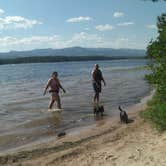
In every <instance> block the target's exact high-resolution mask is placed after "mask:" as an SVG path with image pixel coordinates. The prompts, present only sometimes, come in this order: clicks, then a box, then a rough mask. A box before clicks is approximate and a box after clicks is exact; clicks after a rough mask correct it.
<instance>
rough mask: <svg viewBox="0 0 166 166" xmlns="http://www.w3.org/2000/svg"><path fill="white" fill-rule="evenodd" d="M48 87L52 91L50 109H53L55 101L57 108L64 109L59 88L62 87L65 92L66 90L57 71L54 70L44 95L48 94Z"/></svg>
mask: <svg viewBox="0 0 166 166" xmlns="http://www.w3.org/2000/svg"><path fill="white" fill-rule="evenodd" d="M48 88H50V90H49V92H50V93H51V100H50V104H49V109H52V107H53V105H54V102H55V101H56V102H57V108H58V109H62V107H61V99H60V96H59V90H60V89H62V90H63V92H64V93H65V92H66V91H65V89H64V88H63V87H62V85H61V84H60V81H59V79H58V73H57V72H53V73H52V76H51V78H50V79H49V80H48V82H47V85H46V87H45V89H44V95H45V94H46V92H47V89H48Z"/></svg>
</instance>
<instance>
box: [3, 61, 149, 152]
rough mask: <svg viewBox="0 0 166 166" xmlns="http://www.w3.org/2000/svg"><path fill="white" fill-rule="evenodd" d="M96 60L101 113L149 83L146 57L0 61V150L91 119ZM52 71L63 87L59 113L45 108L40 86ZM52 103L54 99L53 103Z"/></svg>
mask: <svg viewBox="0 0 166 166" xmlns="http://www.w3.org/2000/svg"><path fill="white" fill-rule="evenodd" d="M95 63H99V64H100V67H101V69H102V71H103V75H104V77H105V80H106V83H107V86H106V87H103V93H102V95H101V103H102V104H103V105H104V107H105V114H106V115H107V117H110V116H113V115H115V114H117V113H118V112H117V111H116V109H117V106H118V105H122V106H123V107H124V108H126V107H128V106H130V105H133V104H135V103H138V102H139V101H140V100H141V98H142V97H144V96H146V95H147V94H148V93H149V91H150V88H149V86H148V84H147V82H146V81H145V80H144V76H145V74H146V73H147V72H148V71H147V70H145V68H143V67H144V66H146V65H147V60H113V61H95V62H94V61H87V62H62V63H39V64H19V65H18V64H17V65H1V66H0V94H1V97H0V126H1V127H0V151H2V150H4V149H5V150H6V149H10V148H13V147H17V146H20V145H25V144H27V143H30V142H33V141H39V140H43V139H46V138H50V137H52V136H55V135H56V134H57V132H58V131H62V130H65V131H67V130H69V129H75V128H76V127H80V126H83V125H89V124H93V123H95V120H96V119H95V118H94V116H93V104H92V96H93V88H92V85H91V75H90V73H91V70H92V68H93V66H94V64H95ZM53 71H57V72H58V73H59V79H60V80H61V83H62V85H63V86H64V87H65V89H66V91H67V93H66V94H63V93H60V95H61V98H62V106H63V109H64V110H63V112H62V113H51V112H48V111H47V107H48V102H49V94H47V95H46V96H43V88H44V86H45V84H46V82H47V80H48V79H49V77H50V75H51V73H52V72H53ZM55 106H56V105H55Z"/></svg>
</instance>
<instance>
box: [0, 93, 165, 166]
mask: <svg viewBox="0 0 166 166" xmlns="http://www.w3.org/2000/svg"><path fill="white" fill-rule="evenodd" d="M152 94H153V93H152ZM152 94H151V95H150V96H148V97H146V98H144V100H142V102H141V103H139V104H136V105H134V106H132V107H130V108H129V109H128V114H129V118H130V119H132V120H133V122H132V123H129V124H127V125H126V124H121V123H120V122H119V118H118V117H114V118H110V119H107V120H100V121H98V122H97V123H96V124H94V125H92V126H90V127H88V128H87V127H84V128H82V129H81V131H80V132H78V130H77V132H75V133H67V135H66V136H65V137H62V138H60V139H58V140H52V141H50V142H48V143H42V144H36V145H33V146H32V145H31V146H29V147H26V148H25V147H24V148H21V149H17V150H15V151H12V152H10V153H8V154H1V156H0V165H17V166H18V165H23V166H31V165H32V166H33V165H34V166H36V165H38V166H40V165H41V166H45V165H49V166H55V165H59V166H75V165H79V166H98V165H106V166H107V165H108V166H110V165H114V166H126V165H129V166H144V165H149V166H153V165H154V166H155V165H160V166H165V165H166V158H165V155H166V149H165V148H164V147H165V146H166V133H159V132H157V131H156V130H155V129H154V128H153V127H152V125H151V124H149V123H148V122H145V121H144V120H143V119H141V118H140V116H139V113H140V111H143V110H144V109H145V108H146V102H147V101H148V100H149V99H150V98H151V97H152Z"/></svg>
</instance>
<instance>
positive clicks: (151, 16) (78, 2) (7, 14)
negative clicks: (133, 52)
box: [0, 0, 166, 52]
mask: <svg viewBox="0 0 166 166" xmlns="http://www.w3.org/2000/svg"><path fill="white" fill-rule="evenodd" d="M165 11H166V2H163V1H160V2H158V3H153V2H151V1H144V0H0V52H8V51H12V50H17V51H20V50H32V49H41V48H65V47H73V46H81V47H104V48H135V49H145V48H146V47H147V44H148V43H149V41H150V40H151V39H152V38H155V37H156V36H157V28H156V21H157V16H159V15H161V13H164V12H165Z"/></svg>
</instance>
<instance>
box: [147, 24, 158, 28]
mask: <svg viewBox="0 0 166 166" xmlns="http://www.w3.org/2000/svg"><path fill="white" fill-rule="evenodd" d="M146 27H147V28H149V29H157V26H156V25H154V24H150V25H147V26H146Z"/></svg>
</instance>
